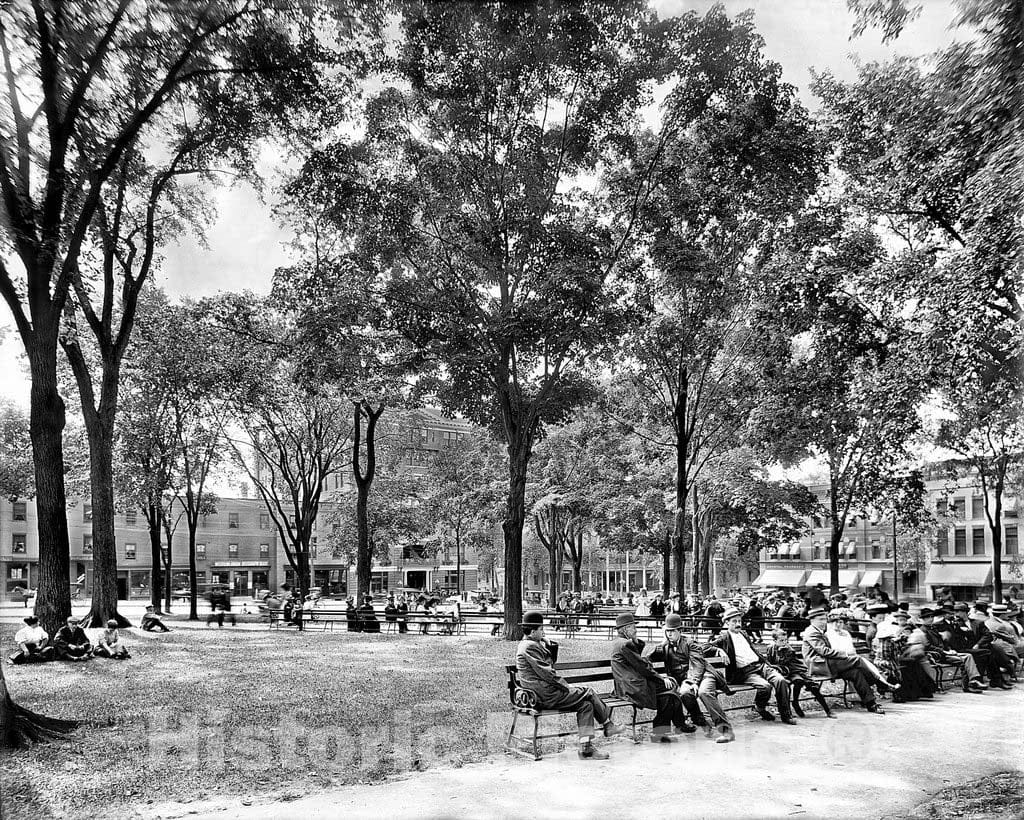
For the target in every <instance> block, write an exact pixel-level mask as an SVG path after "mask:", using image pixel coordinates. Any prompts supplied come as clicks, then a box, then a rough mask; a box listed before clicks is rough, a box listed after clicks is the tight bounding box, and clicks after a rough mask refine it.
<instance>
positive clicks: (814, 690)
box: [765, 626, 835, 718]
mask: <svg viewBox="0 0 1024 820" xmlns="http://www.w3.org/2000/svg"><path fill="white" fill-rule="evenodd" d="M772 641H773V643H772V644H771V645H770V646H769V647H768V648H767V649H766V650H765V657H766V658H767V659H768V663H770V664H771V665H772V666H774V667H775V668H776V669H778V670H779V671H780V672H781V673H782V674H783V675H785V676H786V680H788V681H789V685H790V687H791V688H792V695H793V711H794V712H795V713H796V715H797V717H806V715H804V710H803V708H802V707H801V706H800V690H801V689H803V688H804V687H806V688H807V691H809V692H810V693H811V694H812V695H814V699H815V700H816V701H818V703H819V704H820V705H821V708H822V709H823V710H824V712H825V717H829V718H834V717H835V714H833V712H832V710H831V709H830V708H829V705H828V701H827V700H825V697H824V696H823V695H822V694H821V686H820V685H819V684H818V682H817V681H816V680H814V679H813V678H811V674H810V672H808V671H807V665H806V664H805V663H804V661H803V658H802V657H801V656H799V655H797V654H796V652H794V651H793V647H791V646H790V645H789V635H788V634H787V632H786V630H785V629H783V628H782V627H781V626H777V627H775V628H774V629H773V630H772Z"/></svg>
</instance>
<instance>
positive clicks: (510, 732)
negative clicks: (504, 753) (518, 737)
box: [505, 712, 519, 749]
mask: <svg viewBox="0 0 1024 820" xmlns="http://www.w3.org/2000/svg"><path fill="white" fill-rule="evenodd" d="M518 722H519V712H513V713H512V726H511V727H510V728H509V730H508V737H506V738H505V748H506V749H511V748H512V738H513V737H515V734H516V723H518Z"/></svg>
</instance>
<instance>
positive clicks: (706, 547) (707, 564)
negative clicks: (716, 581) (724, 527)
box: [700, 530, 714, 595]
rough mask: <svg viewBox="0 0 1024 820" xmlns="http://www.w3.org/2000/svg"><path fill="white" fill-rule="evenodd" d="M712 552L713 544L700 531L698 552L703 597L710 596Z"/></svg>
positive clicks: (706, 535) (705, 532)
mask: <svg viewBox="0 0 1024 820" xmlns="http://www.w3.org/2000/svg"><path fill="white" fill-rule="evenodd" d="M713 552H714V544H713V543H712V542H711V539H710V538H709V535H708V532H707V531H706V530H701V551H700V591H701V593H702V594H704V595H710V594H711V555H712V553H713Z"/></svg>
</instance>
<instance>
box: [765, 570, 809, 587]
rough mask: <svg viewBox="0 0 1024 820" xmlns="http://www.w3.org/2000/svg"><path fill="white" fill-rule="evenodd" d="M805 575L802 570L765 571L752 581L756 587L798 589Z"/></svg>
mask: <svg viewBox="0 0 1024 820" xmlns="http://www.w3.org/2000/svg"><path fill="white" fill-rule="evenodd" d="M806 574H807V572H806V571H805V570H802V569H766V570H765V571H764V572H762V573H761V574H760V575H759V576H757V580H756V581H754V586H756V587H798V586H801V581H803V579H804V576H805V575H806Z"/></svg>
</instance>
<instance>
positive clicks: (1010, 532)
mask: <svg viewBox="0 0 1024 820" xmlns="http://www.w3.org/2000/svg"><path fill="white" fill-rule="evenodd" d="M1003 548H1004V549H1003V551H1004V552H1005V553H1006V554H1007V555H1016V554H1017V525H1016V524H1013V525H1011V526H1008V527H1007V528H1006V530H1005V531H1004V533H1003Z"/></svg>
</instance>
